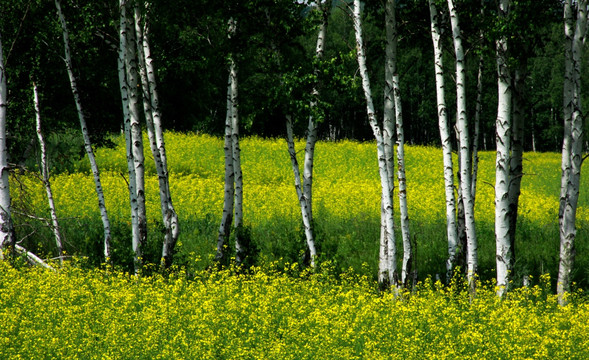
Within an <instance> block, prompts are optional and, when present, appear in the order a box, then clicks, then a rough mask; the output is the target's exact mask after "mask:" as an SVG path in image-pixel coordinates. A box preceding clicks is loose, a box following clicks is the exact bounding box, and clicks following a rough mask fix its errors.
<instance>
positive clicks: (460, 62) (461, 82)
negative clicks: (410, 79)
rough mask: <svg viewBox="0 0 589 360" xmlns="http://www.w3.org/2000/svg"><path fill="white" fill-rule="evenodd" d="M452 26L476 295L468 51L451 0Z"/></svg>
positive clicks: (471, 270)
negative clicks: (467, 114)
mask: <svg viewBox="0 0 589 360" xmlns="http://www.w3.org/2000/svg"><path fill="white" fill-rule="evenodd" d="M448 10H449V12H450V22H451V25H452V38H453V40H454V52H455V54H456V114H457V119H456V131H457V133H458V138H459V140H460V142H459V147H460V150H459V151H460V188H461V190H462V198H463V202H464V218H465V227H466V242H467V249H466V253H467V255H466V261H467V272H466V274H467V279H468V283H469V287H470V289H471V291H473V292H474V287H475V279H476V272H477V265H478V255H477V238H476V231H475V221H474V200H473V197H472V193H471V191H472V187H471V184H472V183H471V174H470V169H471V154H470V149H471V148H470V135H469V131H468V122H467V119H466V89H465V87H466V69H465V65H466V64H465V58H464V49H463V46H462V31H461V30H460V25H459V19H458V14H457V12H456V8H455V6H454V0H448Z"/></svg>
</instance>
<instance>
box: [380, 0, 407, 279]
mask: <svg viewBox="0 0 589 360" xmlns="http://www.w3.org/2000/svg"><path fill="white" fill-rule="evenodd" d="M385 24H386V34H387V45H386V55H387V58H386V60H385V61H386V63H387V65H386V68H385V91H392V97H393V103H394V108H395V124H396V130H397V179H398V181H399V213H400V220H401V221H400V223H401V237H402V239H403V264H402V266H401V283H402V284H403V285H404V286H406V285H407V281H408V278H409V273H410V272H411V261H412V249H411V234H410V231H409V211H408V209H407V181H406V176H405V134H404V131H403V109H402V105H401V89H400V86H399V74H398V72H397V39H398V32H397V18H396V9H395V1H394V0H387V3H386V12H385ZM389 63H390V64H389ZM389 81H390V82H391V83H390V84H389V83H388V82H389ZM389 85H392V88H389V87H388V86H389ZM387 101H389V100H387V97H386V96H385V103H386V102H387ZM385 106H386V105H385ZM389 106H390V105H389ZM385 108H386V107H385ZM385 121H386V120H384V121H383V124H384V123H385ZM384 128H385V129H384V132H383V136H384V134H386V133H389V132H392V131H391V130H392V129H387V126H386V125H385V126H384ZM390 137H392V134H391V135H390ZM386 138H387V137H386V136H385V155H387V154H386V150H387V146H386V145H387V144H386ZM389 150H390V151H391V152H392V146H390V147H389ZM391 158H392V156H391ZM391 158H389V157H388V156H387V157H386V159H387V163H389V162H390V160H392V159H391ZM387 171H388V175H389V186H390V190H391V197H392V193H393V188H394V180H393V176H394V175H393V172H394V169H393V166H392V164H388V168H387ZM391 202H392V200H391Z"/></svg>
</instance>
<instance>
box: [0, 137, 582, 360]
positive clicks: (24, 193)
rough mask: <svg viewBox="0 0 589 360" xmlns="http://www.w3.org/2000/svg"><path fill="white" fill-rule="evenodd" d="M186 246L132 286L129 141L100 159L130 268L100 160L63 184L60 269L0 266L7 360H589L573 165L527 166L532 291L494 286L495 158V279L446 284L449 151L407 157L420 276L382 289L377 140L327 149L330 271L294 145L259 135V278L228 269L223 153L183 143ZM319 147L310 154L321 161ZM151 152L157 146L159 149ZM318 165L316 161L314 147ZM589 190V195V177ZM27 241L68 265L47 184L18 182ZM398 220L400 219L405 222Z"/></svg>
mask: <svg viewBox="0 0 589 360" xmlns="http://www.w3.org/2000/svg"><path fill="white" fill-rule="evenodd" d="M166 136H167V137H166V140H167V149H168V157H169V160H168V161H169V166H170V174H171V181H170V183H171V191H172V196H173V200H174V205H175V207H176V209H177V212H178V214H179V216H180V226H181V231H182V233H181V234H182V235H181V238H180V242H179V244H178V248H179V252H178V254H177V256H176V258H175V262H176V264H175V265H174V268H175V269H176V270H175V271H171V272H168V273H166V274H163V275H162V274H161V273H160V272H159V271H158V270H157V269H156V268H155V266H149V265H148V266H147V267H146V268H145V270H144V272H143V273H142V274H141V275H140V276H137V277H136V276H134V275H130V274H129V272H127V271H125V270H128V269H129V268H130V267H129V266H130V264H131V257H132V254H131V250H130V214H129V206H128V193H127V188H126V179H125V176H126V162H125V161H126V160H125V155H124V147H123V139H122V138H120V137H115V138H113V141H114V142H115V144H116V147H114V148H112V149H107V148H101V149H99V150H98V151H97V159H98V164H99V166H100V168H101V170H102V184H103V187H104V190H105V197H106V205H107V208H108V211H109V215H110V218H111V221H112V225H113V242H112V246H113V262H114V267H112V266H110V265H109V266H106V267H105V266H104V264H102V265H101V263H102V262H103V259H101V241H102V232H101V222H100V217H99V213H98V209H97V206H96V195H95V192H94V185H93V180H92V177H91V173H90V171H89V168H88V165H87V160H86V159H82V160H79V161H75V162H74V163H73V164H72V165H71V166H70V169H69V171H66V172H62V173H59V174H54V175H53V176H52V178H51V181H52V185H53V190H54V196H55V200H56V206H57V211H58V215H59V217H60V220H61V227H62V232H63V234H64V236H65V246H66V251H67V253H68V254H71V255H76V256H74V257H73V258H72V260H71V261H68V262H67V263H66V265H64V266H63V267H56V268H57V270H56V271H50V270H46V269H43V268H36V267H32V268H31V267H24V266H16V267H13V266H10V265H8V264H7V263H6V262H0V324H2V325H0V358H1V359H128V358H133V359H181V358H185V359H456V358H461V359H532V358H533V359H565V358H567V359H586V358H589V337H587V336H586V334H588V333H589V304H588V303H587V297H586V295H584V293H583V291H582V289H586V288H587V284H588V282H587V279H589V273H588V271H589V256H587V255H588V251H589V249H588V245H587V243H588V241H587V240H588V238H587V231H586V229H587V228H588V225H589V195H588V192H587V186H584V188H583V189H582V193H581V198H580V203H579V205H580V207H579V212H578V218H579V223H578V227H579V231H578V241H577V244H578V246H577V262H576V268H575V272H574V279H575V280H576V281H577V285H576V290H575V292H574V293H572V294H570V300H571V301H570V302H569V303H568V305H566V306H564V307H561V306H559V305H558V304H557V299H556V297H555V296H554V295H553V293H554V280H551V278H552V279H554V278H555V275H556V271H557V265H558V241H559V239H558V227H557V216H558V214H557V212H558V194H559V181H560V179H559V167H560V157H559V155H558V154H546V153H544V154H536V153H531V154H530V153H529V154H526V155H525V162H524V166H525V170H524V171H525V175H524V178H523V182H522V196H521V200H520V214H521V215H520V220H519V224H518V234H517V244H516V256H517V262H516V269H515V271H514V283H516V285H517V284H518V283H521V280H522V278H523V277H524V276H525V277H526V278H528V279H530V280H531V281H530V282H531V283H532V286H530V287H517V286H516V287H515V288H514V289H513V290H512V291H510V292H509V293H508V294H507V295H506V296H505V297H504V298H502V299H499V298H498V297H497V296H496V295H495V294H496V289H495V288H494V286H493V282H492V280H490V279H492V278H493V276H494V257H495V256H494V236H493V218H494V216H493V188H492V185H493V182H494V153H492V152H483V153H482V154H481V164H480V173H479V183H478V188H477V189H478V190H477V208H476V219H477V231H478V236H479V260H480V267H479V269H480V274H479V278H480V279H481V280H480V284H479V285H478V286H477V292H476V296H474V297H472V296H471V295H470V294H469V293H468V292H467V291H466V286H465V285H464V284H463V283H462V280H461V279H460V277H456V278H455V280H454V281H453V282H452V283H451V284H450V285H442V284H441V283H440V282H439V281H436V280H432V279H436V276H437V275H438V274H443V273H444V271H445V268H444V261H445V256H446V252H447V250H446V242H445V241H446V240H445V235H444V234H445V224H444V199H443V180H442V161H441V157H442V154H441V150H440V149H437V148H434V147H415V146H408V147H407V148H406V156H407V159H406V161H407V185H408V201H409V211H410V219H411V231H412V238H413V240H414V242H415V244H416V263H415V264H414V265H415V266H416V267H417V270H418V279H419V282H418V283H417V284H416V286H415V287H414V288H412V289H410V290H407V291H406V292H401V293H400V294H394V293H393V292H382V291H380V290H379V289H378V287H377V285H376V283H375V279H374V276H375V273H376V269H377V257H378V256H377V255H378V236H379V213H380V212H379V207H380V204H379V201H380V199H379V193H380V191H379V186H380V185H379V180H378V169H377V162H376V154H375V145H374V143H372V142H369V143H359V142H352V141H342V142H337V143H326V142H320V143H318V144H317V148H316V156H317V157H316V164H315V177H314V184H315V187H314V191H315V192H314V206H315V210H314V214H315V217H316V224H315V226H316V231H317V240H318V248H319V253H320V255H319V256H320V258H319V260H320V261H319V268H318V269H317V270H316V271H313V272H311V271H309V270H307V269H305V268H304V267H303V266H302V261H301V259H302V255H303V253H304V249H305V244H304V240H303V234H302V231H301V224H300V222H301V221H300V213H299V211H300V210H299V208H298V205H297V199H296V196H295V191H294V187H293V183H294V181H293V175H292V169H291V167H290V159H289V157H288V153H287V151H286V144H285V142H284V140H282V139H259V138H246V139H244V140H243V141H242V161H243V173H244V196H245V199H244V206H245V208H244V210H245V222H246V226H247V228H248V229H249V231H250V236H251V241H252V244H253V245H254V246H255V247H256V248H257V249H258V250H259V257H258V261H257V263H256V266H254V267H252V268H250V269H248V270H247V271H245V272H244V271H242V270H238V269H235V268H232V267H229V268H226V269H224V270H217V269H215V268H214V267H211V266H210V265H211V262H212V255H213V254H214V249H215V240H216V234H217V229H218V225H219V219H220V215H221V209H222V196H223V143H222V140H221V139H218V138H214V137H210V136H206V135H196V134H179V133H167V134H166ZM303 148H304V144H303V143H302V142H300V141H299V142H298V143H297V150H300V149H303ZM146 153H147V151H146ZM299 154H300V152H299ZM149 160H150V159H149V157H148V161H147V163H146V170H147V179H146V187H147V211H148V218H149V242H148V244H147V245H146V248H145V257H146V259H147V261H148V262H149V261H152V262H154V263H157V260H158V259H159V258H158V256H159V252H160V251H161V238H162V235H161V232H160V229H161V220H160V210H159V205H158V204H159V198H158V196H159V195H158V191H157V179H156V176H155V170H154V167H153V163H152V162H151V161H149ZM584 185H585V183H584ZM11 186H12V187H11V191H12V194H13V203H14V207H15V209H17V212H15V220H16V230H17V234H18V235H19V237H20V238H21V244H23V245H26V246H27V248H29V249H31V250H33V251H35V252H36V253H38V254H41V255H42V256H45V257H47V258H49V257H51V256H52V251H54V249H53V248H52V246H53V245H52V244H53V240H52V234H51V231H50V230H49V229H47V228H46V227H45V225H43V224H42V223H39V220H38V219H32V218H31V217H30V216H25V215H23V214H28V215H34V216H35V217H37V218H39V217H45V218H47V217H48V210H47V205H46V198H45V192H44V189H43V188H42V184H41V182H40V180H39V179H38V177H36V176H34V175H32V174H31V173H25V174H18V175H16V176H14V177H13V178H12V184H11ZM397 213H398V212H397Z"/></svg>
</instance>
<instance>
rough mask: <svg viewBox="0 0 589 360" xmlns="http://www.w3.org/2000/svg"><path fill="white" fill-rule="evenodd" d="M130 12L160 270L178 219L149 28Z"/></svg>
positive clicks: (137, 14) (169, 251) (138, 12)
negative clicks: (154, 182)
mask: <svg viewBox="0 0 589 360" xmlns="http://www.w3.org/2000/svg"><path fill="white" fill-rule="evenodd" d="M146 6H147V5H146ZM134 12H135V15H134V17H135V33H136V34H137V53H138V54H139V56H138V60H139V75H140V78H141V87H142V89H143V93H142V99H143V112H144V114H145V120H146V121H145V122H146V125H147V126H146V129H147V136H148V139H149V145H150V149H151V154H152V156H153V159H154V163H155V168H156V172H157V175H158V184H159V192H160V205H161V211H162V221H163V224H164V228H165V235H164V242H163V246H162V258H161V259H162V261H161V264H162V265H163V266H164V267H169V266H170V265H171V264H172V259H173V253H174V247H175V245H176V241H177V239H178V235H179V228H178V215H177V214H176V211H175V209H174V206H173V204H172V195H171V193H170V179H169V175H168V170H167V162H166V156H165V144H164V138H163V131H162V126H161V115H160V110H159V98H158V94H157V90H156V81H155V69H154V66H153V63H152V58H151V49H150V46H149V39H148V33H149V30H148V29H149V28H148V19H147V9H145V15H144V16H142V14H141V9H140V7H139V5H138V4H135V10H134ZM142 20H143V21H142Z"/></svg>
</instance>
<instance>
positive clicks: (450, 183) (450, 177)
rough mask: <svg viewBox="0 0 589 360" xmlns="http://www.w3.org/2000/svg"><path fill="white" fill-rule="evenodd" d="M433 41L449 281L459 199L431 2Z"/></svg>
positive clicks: (435, 16) (431, 3) (439, 43)
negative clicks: (457, 200)
mask: <svg viewBox="0 0 589 360" xmlns="http://www.w3.org/2000/svg"><path fill="white" fill-rule="evenodd" d="M429 9H430V20H431V33H432V42H433V47H434V66H435V71H436V98H437V107H438V127H439V129H440V139H441V142H442V155H443V159H444V194H445V197H446V236H447V238H448V260H447V261H446V280H447V281H450V278H451V277H452V271H453V269H454V267H455V266H456V254H457V252H458V237H457V229H456V198H455V196H454V165H453V163H452V142H451V140H450V139H451V137H450V127H449V126H448V114H447V110H446V100H445V90H444V89H445V84H444V64H443V56H442V55H443V50H442V41H441V37H440V27H439V23H438V17H439V13H438V10H437V9H436V5H435V2H434V1H433V0H429Z"/></svg>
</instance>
